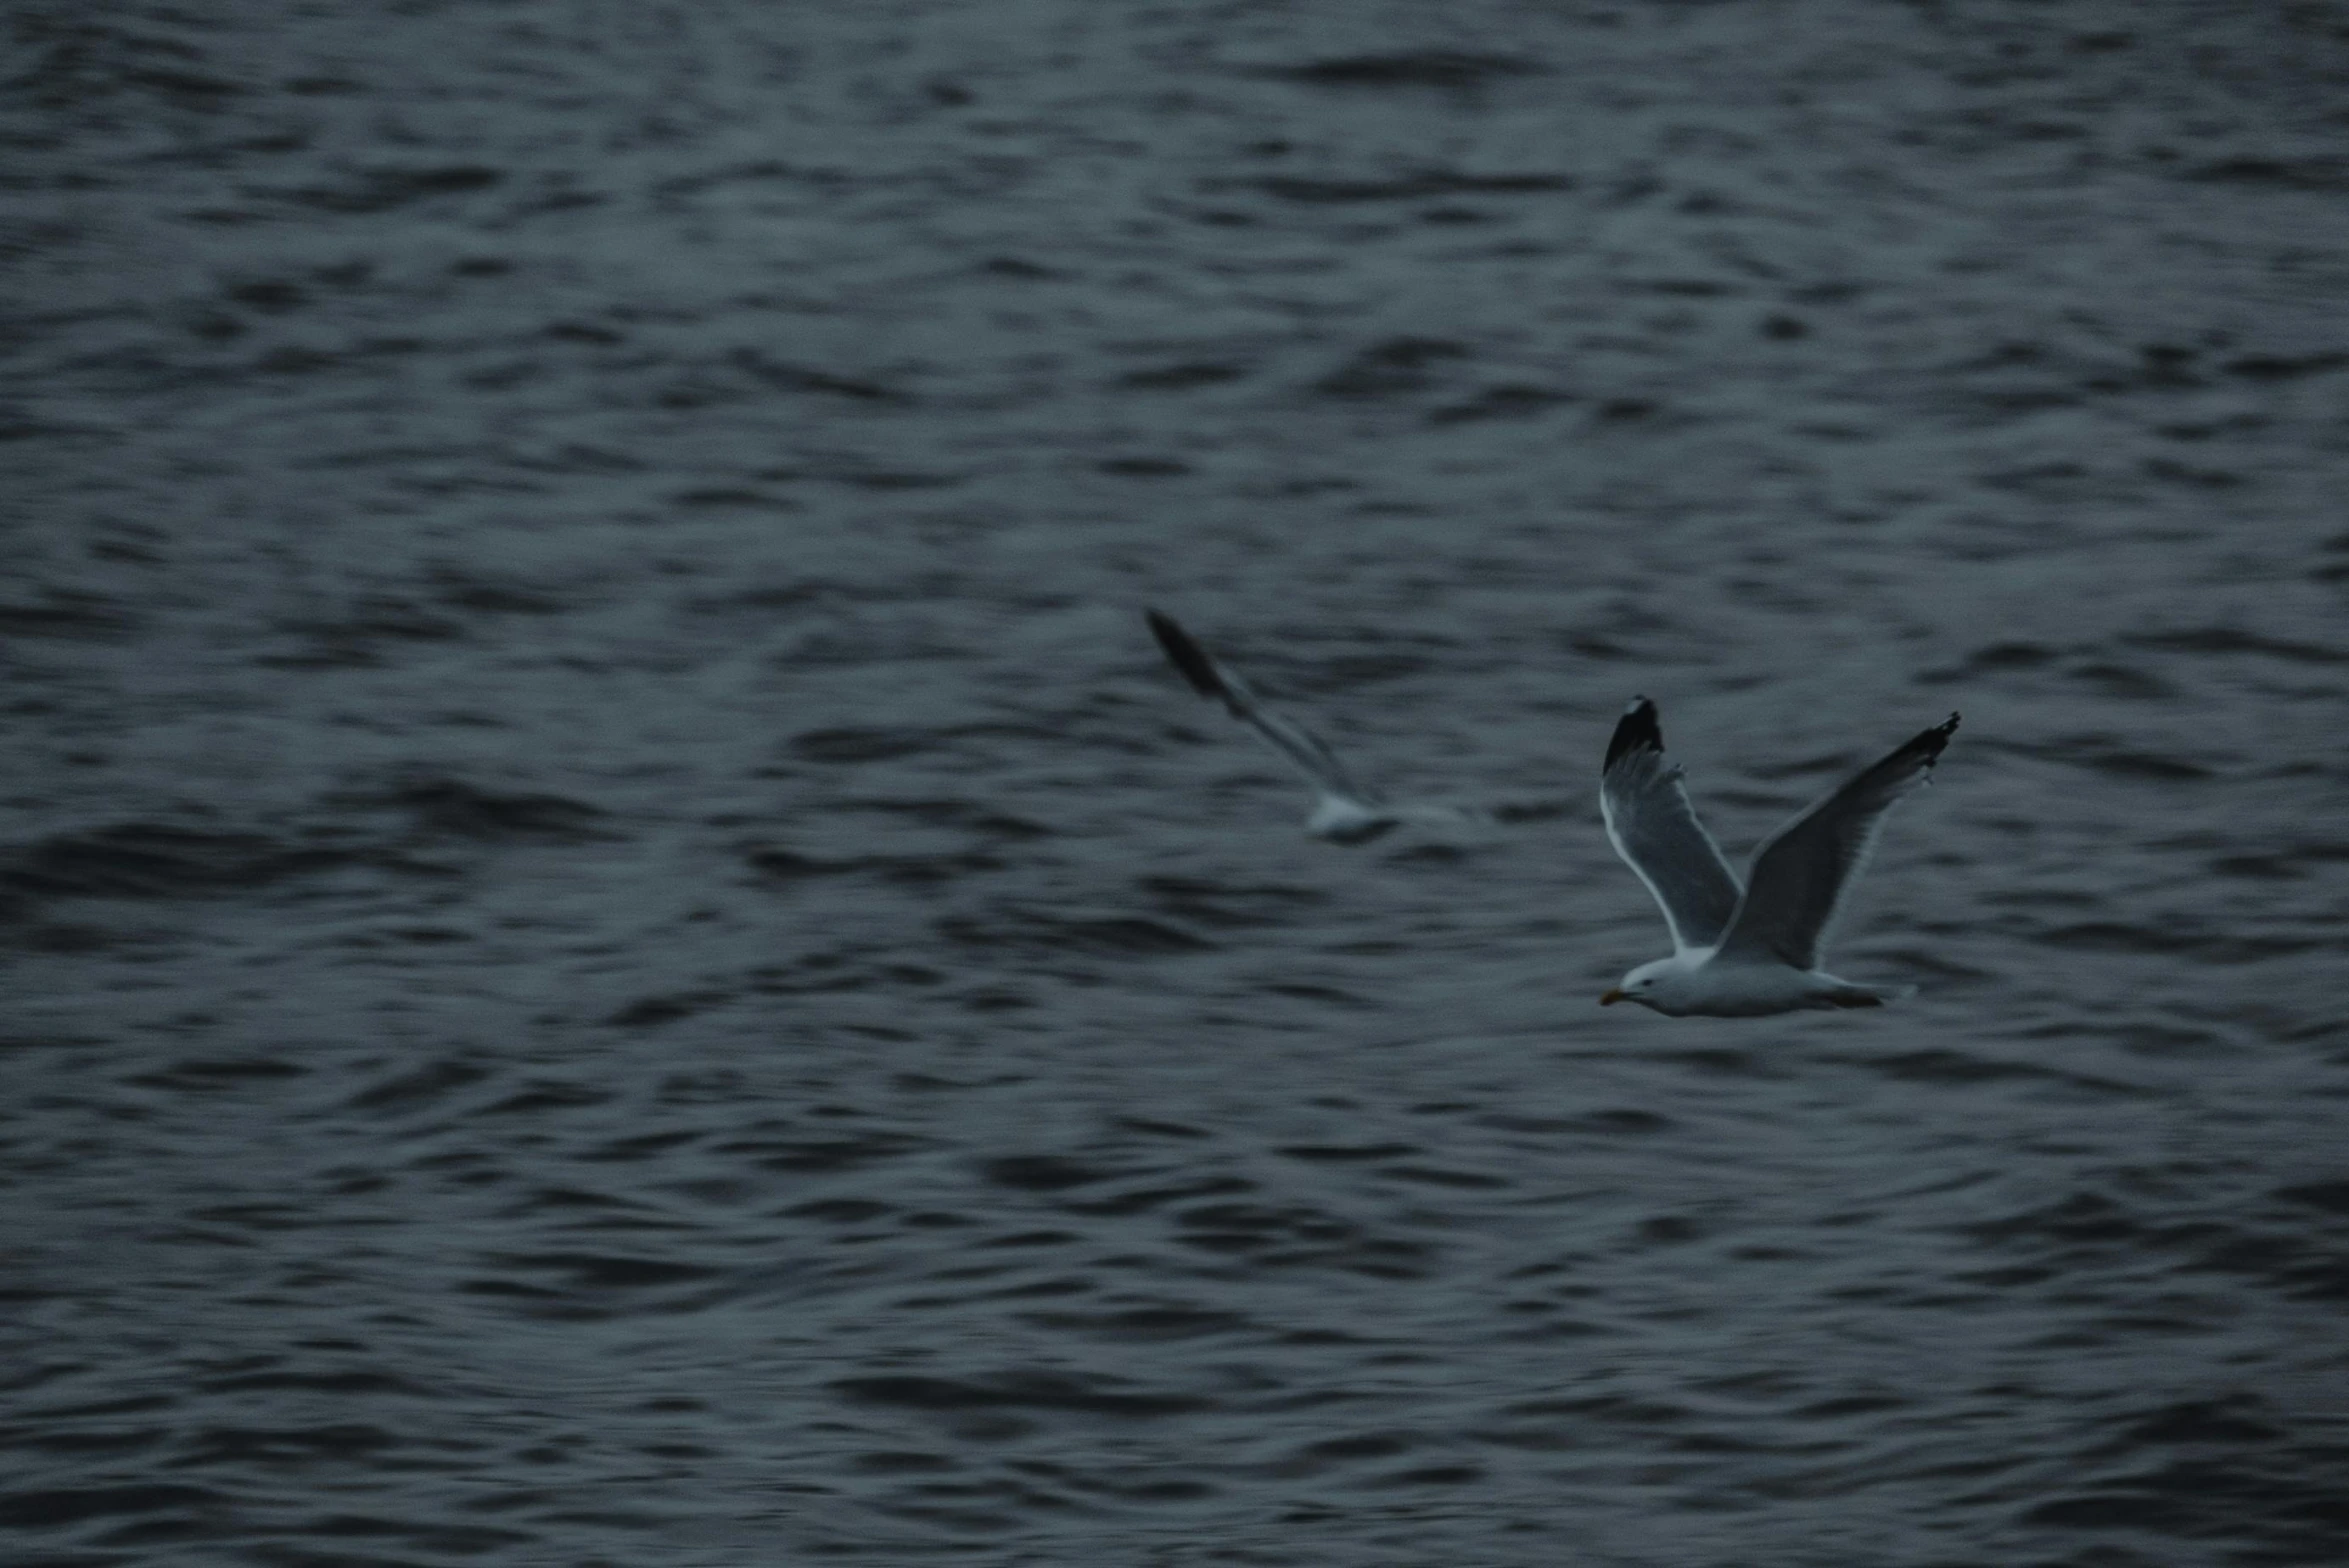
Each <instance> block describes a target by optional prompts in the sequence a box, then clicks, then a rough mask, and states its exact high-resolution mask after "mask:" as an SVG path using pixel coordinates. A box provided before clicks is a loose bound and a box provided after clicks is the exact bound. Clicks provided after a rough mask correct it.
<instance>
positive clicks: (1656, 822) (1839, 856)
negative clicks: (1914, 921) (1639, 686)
mask: <svg viewBox="0 0 2349 1568" xmlns="http://www.w3.org/2000/svg"><path fill="white" fill-rule="evenodd" d="M1957 727H1958V716H1957V715H1956V714H1954V713H1953V714H1951V715H1950V716H1949V720H1948V722H1947V723H1943V724H1937V725H1935V726H1934V727H1933V728H1931V729H1929V730H1927V731H1925V732H1924V733H1923V734H1921V735H1919V736H1917V738H1916V739H1914V740H1912V741H1910V742H1908V743H1907V744H1906V745H1904V746H1901V747H1900V748H1899V749H1898V750H1896V751H1894V752H1893V753H1892V754H1891V755H1890V756H1888V757H1886V758H1885V759H1884V760H1883V761H1881V762H1879V763H1877V764H1876V765H1875V766H1874V767H1871V768H1868V769H1866V770H1864V771H1863V772H1861V773H1860V774H1859V776H1858V777H1856V778H1854V779H1852V780H1851V782H1850V783H1848V784H1846V785H1844V786H1843V787H1842V788H1841V789H1839V790H1837V791H1836V792H1835V793H1834V794H1832V795H1829V796H1828V797H1827V798H1826V799H1825V800H1822V801H1820V802H1819V803H1818V804H1817V805H1815V806H1813V807H1812V808H1811V809H1810V810H1808V811H1806V812H1804V813H1803V814H1802V815H1801V816H1799V817H1797V818H1795V819H1794V820H1793V821H1792V822H1790V823H1788V824H1787V825H1786V826H1785V827H1783V828H1780V829H1779V830H1778V831H1777V833H1775V834H1774V835H1772V836H1771V837H1770V838H1769V839H1768V840H1767V841H1766V842H1764V844H1763V845H1762V847H1761V848H1760V849H1758V850H1756V851H1754V861H1753V865H1752V867H1751V868H1750V870H1749V871H1748V872H1747V882H1746V885H1745V887H1744V888H1743V889H1742V890H1741V889H1740V888H1739V887H1738V885H1737V877H1736V875H1735V874H1734V873H1733V872H1731V871H1730V869H1729V865H1728V862H1726V861H1724V860H1723V859H1722V858H1721V848H1720V846H1719V845H1717V844H1715V843H1714V842H1713V836H1712V835H1711V834H1710V833H1707V832H1706V831H1705V827H1704V824H1703V823H1701V822H1699V821H1698V820H1697V816H1696V811H1695V809H1694V808H1693V807H1691V806H1690V805H1689V803H1688V791H1687V790H1686V789H1685V788H1683V787H1682V785H1681V782H1680V772H1681V770H1680V765H1679V764H1678V763H1668V762H1666V761H1665V760H1664V732H1663V729H1662V728H1661V727H1660V726H1659V725H1658V724H1657V722H1656V705H1655V704H1654V703H1652V702H1650V701H1648V700H1647V698H1645V697H1641V698H1638V699H1636V700H1634V701H1633V703H1632V704H1631V707H1630V708H1629V709H1628V710H1626V711H1625V713H1624V715H1623V718H1622V721H1621V722H1620V723H1618V724H1617V725H1616V726H1615V738H1614V739H1613V740H1611V741H1609V742H1608V743H1607V761H1606V765H1605V767H1604V769H1603V770H1602V771H1601V774H1600V782H1599V809H1600V811H1601V813H1602V814H1603V815H1604V816H1605V817H1606V819H1607V837H1608V838H1609V839H1610V840H1612V841H1613V842H1614V845H1615V853H1617V854H1618V855H1621V856H1622V857H1623V860H1624V863H1625V864H1626V865H1628V866H1630V867H1631V869H1632V870H1633V871H1635V872H1637V873H1638V874H1639V879H1640V880H1641V881H1642V882H1645V883H1646V884H1647V885H1648V891H1649V892H1650V893H1653V894H1654V895H1655V896H1656V902H1657V904H1659V905H1661V906H1662V908H1663V911H1664V923H1665V924H1666V925H1668V926H1670V927H1671V928H1672V956H1671V957H1670V958H1659V959H1657V960H1655V961H1654V962H1653V963H1646V964H1642V965H1640V966H1639V967H1638V968H1637V969H1634V970H1632V971H1631V973H1629V974H1627V975H1625V976H1624V977H1623V983H1622V984H1621V985H1620V986H1617V987H1616V988H1615V989H1614V990H1612V991H1609V992H1608V993H1607V994H1606V995H1604V996H1602V997H1600V998H1599V1005H1601V1006H1602V1007H1604V1006H1611V1005H1613V1004H1614V1003H1616V1002H1637V1003H1639V1004H1640V1005H1641V1006H1642V1007H1652V1008H1654V1009H1655V1010H1656V1011H1657V1012H1659V1013H1669V1014H1671V1015H1672V1016H1674V1017H1676V1018H1677V1017H1682V1016H1685V1015H1687V1014H1691V1013H1704V1014H1709V1015H1712V1016H1715V1017H1724V1018H1750V1017H1757V1016H1760V1015H1762V1014H1765V1013H1790V1012H1793V1011H1795V1010H1796V1009H1798V1008H1805V1007H1881V1006H1883V1005H1884V1004H1885V1003H1886V1002H1896V1001H1898V1000H1900V999H1901V998H1902V997H1904V996H1907V995H1909V994H1910V993H1911V992H1913V991H1914V990H1915V989H1916V988H1915V987H1914V986H1905V987H1901V988H1898V989H1889V990H1888V989H1883V988H1879V987H1876V986H1866V985H1855V984H1853V983H1852V982H1851V981H1849V980H1839V979H1837V978H1836V977H1835V976H1833V975H1831V974H1829V973H1827V971H1826V970H1824V969H1821V968H1820V967H1819V958H1820V952H1821V949H1822V948H1823V947H1824V946H1825V945H1826V940H1827V930H1828V927H1829V926H1831V925H1832V924H1833V923H1834V920H1835V914H1836V911H1837V909H1838V908H1839V907H1840V906H1841V905H1842V903H1843V897H1844V893H1845V892H1846V890H1848V889H1849V888H1850V886H1851V884H1852V880H1853V879H1854V878H1855V877H1857V876H1858V875H1859V874H1860V868H1861V867H1862V866H1863V865H1865V864H1866V863H1867V859H1868V852H1869V851H1870V850H1871V849H1873V848H1874V847H1875V843H1876V835H1877V832H1878V831H1879V830H1880V829H1881V828H1882V827H1883V825H1884V814H1885V813H1886V812H1888V811H1890V810H1891V809H1892V807H1893V805H1894V803H1895V802H1897V801H1898V800H1900V798H1901V797H1902V796H1904V795H1907V794H1909V793H1910V792H1911V791H1913V790H1916V789H1918V788H1921V787H1922V786H1923V785H1924V784H1926V783H1927V782H1928V781H1930V780H1931V778H1932V776H1933V764H1934V763H1935V762H1936V761H1938V760H1939V759H1940V756H1941V752H1942V748H1943V747H1945V746H1947V745H1948V744H1949V737H1950V736H1951V735H1953V734H1955V733H1956V732H1957Z"/></svg>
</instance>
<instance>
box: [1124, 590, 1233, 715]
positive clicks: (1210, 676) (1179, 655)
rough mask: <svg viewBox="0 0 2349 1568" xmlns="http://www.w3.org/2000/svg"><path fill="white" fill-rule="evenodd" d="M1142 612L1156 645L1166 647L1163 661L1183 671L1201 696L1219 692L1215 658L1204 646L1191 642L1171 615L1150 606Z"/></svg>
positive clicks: (1221, 679) (1214, 695)
mask: <svg viewBox="0 0 2349 1568" xmlns="http://www.w3.org/2000/svg"><path fill="white" fill-rule="evenodd" d="M1142 614H1143V617H1144V618H1145V619H1147V620H1148V621H1149V622H1150V631H1151V633H1152V635H1154V636H1155V637H1157V639H1158V646H1159V647H1161V648H1163V649H1165V650H1166V659H1167V662H1168V663H1169V664H1172V665H1173V666H1174V667H1175V668H1176V669H1178V670H1180V671H1182V672H1183V679H1185V680H1187V681H1189V682H1190V683H1191V689H1192V690H1194V691H1196V692H1197V693H1198V694H1199V695H1200V696H1202V697H1221V696H1223V695H1224V689H1223V677H1222V676H1220V675H1218V674H1216V673H1215V661H1214V660H1212V659H1210V658H1208V657H1207V650H1205V649H1204V648H1202V647H1200V646H1199V645H1198V644H1197V643H1195V642H1193V641H1192V640H1191V634H1190V633H1189V632H1187V631H1184V630H1183V629H1182V627H1181V626H1180V625H1179V624H1177V623H1176V621H1175V618H1174V617H1173V616H1171V615H1164V614H1161V613H1160V612H1159V611H1157V610H1152V609H1144V610H1143V611H1142Z"/></svg>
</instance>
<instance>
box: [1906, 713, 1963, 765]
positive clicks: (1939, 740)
mask: <svg viewBox="0 0 2349 1568" xmlns="http://www.w3.org/2000/svg"><path fill="white" fill-rule="evenodd" d="M1957 727H1958V716H1957V715H1956V714H1954V713H1953V714H1951V715H1950V716H1949V717H1948V718H1946V719H1944V720H1942V722H1940V723H1939V724H1936V725H1934V726H1933V727H1932V728H1931V729H1929V730H1926V731H1925V732H1924V733H1922V734H1920V735H1919V736H1918V737H1917V738H1916V739H1915V740H1912V741H1910V742H1909V743H1908V745H1907V746H1906V747H1904V748H1903V749H1904V750H1907V751H1910V752H1914V753H1916V754H1917V755H1918V756H1919V757H1920V758H1921V759H1922V760H1923V762H1924V764H1925V766H1926V767H1928V768H1930V767H1932V766H1933V764H1934V763H1936V762H1939V761H1940V760H1941V753H1942V751H1943V749H1944V748H1946V747H1947V746H1948V745H1949V738H1950V737H1951V736H1952V735H1955V734H1956V733H1957Z"/></svg>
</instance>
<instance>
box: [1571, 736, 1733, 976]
mask: <svg viewBox="0 0 2349 1568" xmlns="http://www.w3.org/2000/svg"><path fill="white" fill-rule="evenodd" d="M1599 811H1600V814H1601V815H1603V816H1604V817H1605V818H1606V819H1607V837H1608V839H1609V840H1610V841H1612V842H1613V844H1614V845H1615V853H1616V854H1618V855H1621V856H1622V857H1623V863H1624V864H1625V865H1627V866H1629V867H1630V868H1631V869H1632V870H1633V871H1634V872H1636V873H1638V875H1639V879H1640V880H1641V881H1642V882H1645V883H1646V884H1647V885H1648V891H1649V892H1650V893H1653V894H1655V895H1656V903H1657V904H1658V905H1659V906H1660V907H1661V908H1662V909H1663V911H1664V923H1665V924H1666V925H1668V926H1670V927H1671V928H1672V945H1673V947H1674V948H1676V949H1682V950H1685V949H1687V948H1692V947H1711V946H1712V945H1713V944H1714V943H1715V942H1717V941H1719V940H1720V939H1721V933H1722V932H1723V931H1725V930H1727V929H1728V927H1729V917H1730V915H1731V914H1732V913H1734V912H1735V910H1736V909H1737V898H1738V887H1737V876H1736V873H1734V872H1732V871H1731V870H1730V869H1729V862H1727V861H1726V860H1723V859H1722V858H1721V846H1720V845H1718V844H1716V843H1714V842H1713V835H1712V834H1710V833H1707V832H1706V831H1705V825H1704V824H1703V823H1702V822H1699V821H1698V820H1697V814H1696V808H1695V807H1693V806H1691V805H1690V804H1689V803H1688V790H1687V789H1686V787H1684V786H1683V785H1682V784H1681V782H1680V765H1679V764H1678V763H1676V762H1666V761H1665V760H1664V731H1663V727H1662V726H1661V725H1659V724H1658V723H1657V722H1656V705H1655V704H1654V703H1652V702H1650V701H1648V700H1647V698H1645V697H1640V698H1636V699H1635V700H1634V701H1633V702H1632V704H1631V706H1630V707H1629V708H1628V709H1626V710H1625V712H1624V714H1623V718H1622V719H1621V721H1620V722H1618V723H1617V724H1616V726H1615V738H1614V739H1613V740H1610V741H1609V742H1607V761H1606V765H1605V767H1604V768H1603V769H1601V771H1600V774H1599Z"/></svg>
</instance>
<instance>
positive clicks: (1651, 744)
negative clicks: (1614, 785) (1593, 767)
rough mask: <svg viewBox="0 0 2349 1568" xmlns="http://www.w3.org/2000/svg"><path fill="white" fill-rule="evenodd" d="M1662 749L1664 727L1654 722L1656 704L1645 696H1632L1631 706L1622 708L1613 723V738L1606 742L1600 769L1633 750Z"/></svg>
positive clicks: (1611, 764)
mask: <svg viewBox="0 0 2349 1568" xmlns="http://www.w3.org/2000/svg"><path fill="white" fill-rule="evenodd" d="M1663 749H1664V727H1663V726H1662V725H1661V724H1659V723H1657V722H1656V705H1655V704H1654V703H1652V702H1650V701H1648V700H1647V698H1645V697H1634V698H1632V699H1631V706H1630V707H1628V708H1626V709H1624V710H1623V717H1622V718H1620V719H1618V720H1617V721H1616V723H1615V738H1614V739H1612V740H1610V741H1608V742H1607V760H1606V762H1605V764H1604V765H1603V766H1602V768H1601V771H1602V772H1603V771H1605V769H1606V768H1611V767H1613V766H1614V765H1615V764H1616V763H1618V762H1620V761H1622V760H1623V759H1624V758H1625V757H1627V756H1629V755H1631V753H1633V752H1635V751H1662V750H1663Z"/></svg>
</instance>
